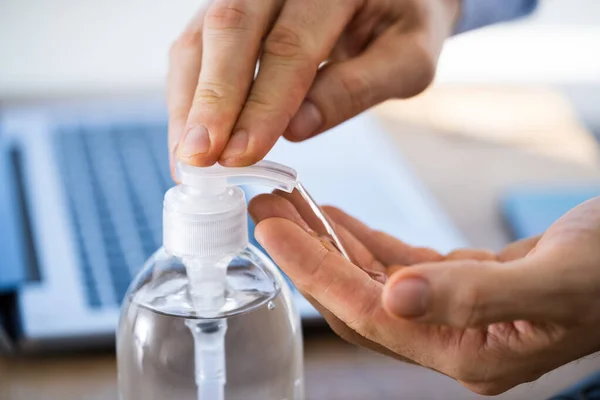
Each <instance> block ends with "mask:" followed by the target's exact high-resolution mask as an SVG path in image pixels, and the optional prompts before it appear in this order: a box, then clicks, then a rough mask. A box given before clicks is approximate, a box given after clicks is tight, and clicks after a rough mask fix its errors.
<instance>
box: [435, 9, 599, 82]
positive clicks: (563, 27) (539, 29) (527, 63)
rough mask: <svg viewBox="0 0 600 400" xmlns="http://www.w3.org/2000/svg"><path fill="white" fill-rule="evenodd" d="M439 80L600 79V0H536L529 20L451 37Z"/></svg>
mask: <svg viewBox="0 0 600 400" xmlns="http://www.w3.org/2000/svg"><path fill="white" fill-rule="evenodd" d="M438 81H440V82H476V83H480V82H505V83H555V84H572V83H576V84H579V83H599V82H600V0H540V8H539V9H538V10H537V12H536V13H535V14H534V15H533V16H532V17H530V18H529V19H526V20H521V21H518V22H513V23H508V24H504V25H498V26H493V27H489V28H485V29H481V30H479V31H474V32H470V33H467V34H464V35H460V36H458V37H456V38H453V39H451V40H450V41H449V42H448V44H447V46H446V48H445V50H444V53H443V55H442V59H441V62H440V69H439V72H438Z"/></svg>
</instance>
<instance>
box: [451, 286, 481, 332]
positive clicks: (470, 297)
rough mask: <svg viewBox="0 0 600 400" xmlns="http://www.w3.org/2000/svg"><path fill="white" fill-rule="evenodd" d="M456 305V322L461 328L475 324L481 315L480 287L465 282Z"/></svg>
mask: <svg viewBox="0 0 600 400" xmlns="http://www.w3.org/2000/svg"><path fill="white" fill-rule="evenodd" d="M457 293H458V297H457V299H456V303H455V304H454V305H452V307H454V310H455V311H454V313H453V314H454V316H455V319H456V320H455V321H454V324H455V325H456V326H458V327H461V328H466V327H469V326H473V325H475V324H476V323H478V322H479V318H480V316H481V307H480V306H479V304H480V300H481V291H480V289H479V288H478V287H477V286H476V285H473V284H465V285H464V286H463V287H462V288H461V289H460V290H459V291H458V292H457Z"/></svg>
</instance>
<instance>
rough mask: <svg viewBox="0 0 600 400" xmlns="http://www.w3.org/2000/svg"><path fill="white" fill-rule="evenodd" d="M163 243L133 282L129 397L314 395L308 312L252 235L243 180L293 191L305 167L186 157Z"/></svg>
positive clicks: (122, 376) (126, 338) (189, 399)
mask: <svg viewBox="0 0 600 400" xmlns="http://www.w3.org/2000/svg"><path fill="white" fill-rule="evenodd" d="M178 179H179V181H180V182H181V184H180V185H178V186H175V187H173V188H171V189H170V190H169V191H168V192H167V193H166V194H165V199H164V208H163V241H164V247H163V248H161V249H159V250H158V251H157V252H156V253H155V254H154V255H153V256H152V257H151V258H150V260H148V262H147V263H146V265H145V266H144V267H143V268H142V270H141V271H140V273H139V274H138V275H137V277H136V278H135V279H134V281H133V282H132V284H131V286H130V288H129V290H128V292H127V295H126V297H125V301H124V304H123V307H122V311H121V320H120V323H119V329H118V335H117V360H118V369H119V394H120V399H121V400H152V399H160V400H163V399H170V400H232V399H241V400H253V399H256V400H284V399H285V400H299V399H303V398H304V387H303V365H302V335H301V327H300V319H299V317H298V313H297V311H296V309H295V307H294V304H293V303H292V295H291V292H290V288H289V287H288V285H287V284H286V282H285V280H284V277H283V275H282V274H281V272H280V271H279V270H278V269H277V267H276V266H275V265H274V264H273V263H272V262H271V260H270V259H269V258H268V257H266V256H265V255H264V254H262V253H261V252H260V251H259V250H258V249H257V248H255V247H253V246H252V245H250V244H249V242H248V215H247V214H248V213H247V205H246V199H245V197H244V192H243V191H242V190H241V189H240V188H239V187H238V185H265V186H270V187H272V188H277V189H280V190H284V191H287V192H291V191H292V190H293V189H294V188H295V186H296V183H297V182H296V173H295V171H294V170H292V169H290V168H287V167H285V166H282V165H279V164H275V163H271V162H267V161H263V162H260V163H258V164H256V165H254V166H251V167H245V168H226V167H222V166H220V165H215V166H212V167H208V168H198V167H193V166H190V165H186V164H180V165H178Z"/></svg>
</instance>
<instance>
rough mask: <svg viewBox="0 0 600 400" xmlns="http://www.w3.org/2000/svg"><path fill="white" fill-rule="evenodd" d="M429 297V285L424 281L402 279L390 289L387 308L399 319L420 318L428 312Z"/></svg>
mask: <svg viewBox="0 0 600 400" xmlns="http://www.w3.org/2000/svg"><path fill="white" fill-rule="evenodd" d="M429 295H430V290H429V285H428V284H427V282H425V281H424V280H423V279H420V278H406V279H402V280H401V281H399V282H398V283H396V284H395V285H394V286H392V288H391V289H390V291H389V293H388V295H387V296H386V306H387V308H388V309H389V310H390V311H391V312H392V313H394V314H396V315H398V316H399V317H404V318H415V317H420V316H422V315H423V314H425V312H426V311H427V307H428V306H429Z"/></svg>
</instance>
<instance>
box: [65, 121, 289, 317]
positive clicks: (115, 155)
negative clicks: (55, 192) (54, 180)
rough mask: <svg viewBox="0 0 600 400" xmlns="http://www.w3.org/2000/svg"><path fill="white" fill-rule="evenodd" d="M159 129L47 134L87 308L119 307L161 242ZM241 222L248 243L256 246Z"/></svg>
mask: <svg viewBox="0 0 600 400" xmlns="http://www.w3.org/2000/svg"><path fill="white" fill-rule="evenodd" d="M166 132H167V126H166V124H165V125H164V126H159V125H123V126H112V127H97V126H85V125H84V126H63V127H61V128H59V129H58V130H57V131H56V134H55V135H54V145H55V151H56V154H57V157H56V158H57V160H58V163H59V168H60V172H61V176H62V178H63V182H64V189H65V194H66V195H67V197H68V199H67V201H68V204H69V207H68V208H69V210H70V214H71V221H72V224H73V228H74V229H73V231H74V232H75V236H76V247H77V250H78V257H79V265H80V266H81V269H82V275H83V279H84V282H83V284H84V287H85V292H86V296H87V301H88V304H89V305H90V306H91V307H106V306H108V307H115V306H118V305H119V304H121V301H122V300H123V297H124V296H125V293H126V291H127V288H128V286H129V283H130V282H131V280H132V279H133V277H134V276H135V275H136V273H137V271H138V269H139V268H141V267H142V265H143V264H144V262H145V261H146V260H147V259H148V258H149V257H150V256H151V255H152V254H153V253H154V252H155V251H156V250H157V249H158V248H159V247H160V246H161V245H162V202H163V197H164V194H165V192H166V191H167V190H168V189H169V188H170V187H171V186H172V185H173V184H174V183H173V180H172V179H171V174H170V171H169V157H168V153H167V145H166V143H167V137H166ZM248 222H249V224H248V225H249V228H250V232H249V237H250V242H251V243H252V244H253V245H255V246H257V247H260V245H259V244H258V243H257V242H256V240H254V234H253V233H254V232H253V230H254V224H253V223H252V221H251V220H250V219H249V221H248ZM286 279H287V278H286ZM287 281H288V283H289V284H290V286H292V285H291V282H290V281H289V280H287Z"/></svg>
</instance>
